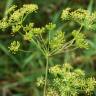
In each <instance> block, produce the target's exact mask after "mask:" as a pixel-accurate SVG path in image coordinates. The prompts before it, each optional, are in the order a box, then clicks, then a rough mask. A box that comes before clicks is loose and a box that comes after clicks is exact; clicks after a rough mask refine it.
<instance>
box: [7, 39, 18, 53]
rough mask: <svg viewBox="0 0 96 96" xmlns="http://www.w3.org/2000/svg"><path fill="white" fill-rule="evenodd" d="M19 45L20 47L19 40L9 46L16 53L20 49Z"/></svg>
mask: <svg viewBox="0 0 96 96" xmlns="http://www.w3.org/2000/svg"><path fill="white" fill-rule="evenodd" d="M19 47H20V43H19V41H13V42H12V43H11V44H10V46H9V47H8V48H9V50H10V51H11V52H12V53H14V54H15V53H16V52H17V51H18V50H19Z"/></svg>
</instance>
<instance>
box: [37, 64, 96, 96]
mask: <svg viewBox="0 0 96 96" xmlns="http://www.w3.org/2000/svg"><path fill="white" fill-rule="evenodd" d="M43 82H44V80H43V79H42V78H39V79H38V81H37V84H38V86H39V87H40V86H43V84H44V83H43ZM95 86H96V81H95V79H94V78H93V77H87V76H86V74H85V72H84V71H83V70H81V69H79V68H77V69H74V68H73V67H72V66H71V65H70V64H64V65H63V66H61V65H55V66H53V67H51V68H49V78H48V84H47V96H78V95H80V94H85V95H89V94H90V95H91V94H92V93H93V92H94V90H95ZM85 95H84V96H85Z"/></svg>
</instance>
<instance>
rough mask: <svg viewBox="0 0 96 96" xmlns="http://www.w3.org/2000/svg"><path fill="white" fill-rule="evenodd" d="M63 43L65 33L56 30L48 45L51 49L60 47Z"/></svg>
mask: <svg viewBox="0 0 96 96" xmlns="http://www.w3.org/2000/svg"><path fill="white" fill-rule="evenodd" d="M64 43H65V35H64V32H62V31H57V32H56V34H54V36H53V38H52V39H51V40H50V47H51V49H52V50H54V49H60V48H62V46H63V45H64Z"/></svg>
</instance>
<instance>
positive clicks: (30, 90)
mask: <svg viewBox="0 0 96 96" xmlns="http://www.w3.org/2000/svg"><path fill="white" fill-rule="evenodd" d="M30 3H35V4H37V5H38V6H39V10H38V13H37V14H36V15H34V17H29V19H28V20H29V21H30V20H31V19H32V20H33V21H34V22H35V24H36V25H35V26H37V27H38V26H39V27H40V26H44V25H45V24H47V23H48V22H53V23H56V24H57V26H58V29H64V30H65V31H66V32H67V35H68V36H70V32H71V31H72V30H73V28H74V29H75V28H76V27H77V26H76V25H74V24H73V23H62V21H61V19H60V15H61V12H62V10H63V9H64V8H67V7H70V8H74V9H77V8H84V9H88V10H89V11H90V12H93V11H95V10H96V0H0V19H2V18H3V17H4V16H5V15H6V10H7V9H8V8H9V7H10V6H12V5H14V4H15V5H17V6H18V7H21V6H22V5H23V4H30ZM85 34H86V36H87V38H88V41H89V43H90V48H89V49H88V50H80V49H78V50H74V51H72V52H66V53H64V54H60V55H58V56H55V59H54V58H51V59H50V61H49V64H50V66H53V65H55V64H63V63H64V62H68V63H70V64H72V65H73V66H74V67H75V68H76V67H79V68H81V69H83V70H85V71H86V73H87V74H88V75H91V76H96V32H95V31H86V33H85ZM10 39H11V38H10V36H9V33H8V32H2V31H1V33H0V96H42V95H41V94H42V89H38V88H37V87H36V82H35V81H36V78H37V77H38V76H41V75H42V74H44V73H45V59H44V57H43V56H42V54H41V53H40V52H39V51H38V50H37V49H36V48H35V46H34V45H32V44H27V43H25V42H22V43H24V45H25V46H24V48H25V50H32V51H33V52H19V53H18V54H12V53H10V52H9V51H8V44H9V42H10Z"/></svg>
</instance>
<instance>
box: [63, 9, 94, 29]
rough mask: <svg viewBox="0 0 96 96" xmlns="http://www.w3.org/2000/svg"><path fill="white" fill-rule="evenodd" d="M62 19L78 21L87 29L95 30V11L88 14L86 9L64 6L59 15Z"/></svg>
mask: <svg viewBox="0 0 96 96" xmlns="http://www.w3.org/2000/svg"><path fill="white" fill-rule="evenodd" d="M61 18H62V20H71V21H74V22H77V23H79V24H80V25H81V26H84V27H85V28H86V29H88V30H96V27H95V25H96V24H94V23H96V12H93V13H92V14H90V12H89V11H88V10H84V9H77V10H73V9H71V8H66V9H65V10H63V12H62V15H61Z"/></svg>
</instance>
